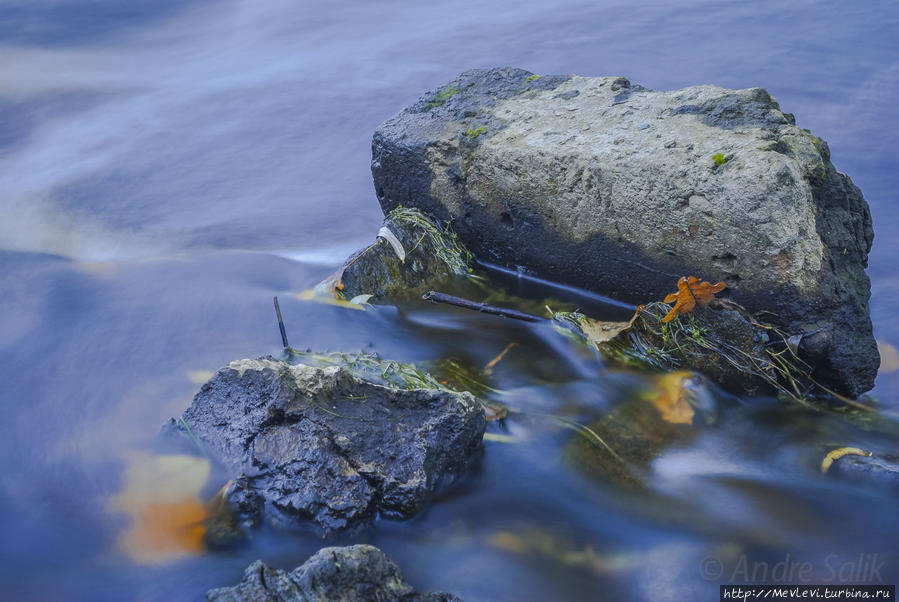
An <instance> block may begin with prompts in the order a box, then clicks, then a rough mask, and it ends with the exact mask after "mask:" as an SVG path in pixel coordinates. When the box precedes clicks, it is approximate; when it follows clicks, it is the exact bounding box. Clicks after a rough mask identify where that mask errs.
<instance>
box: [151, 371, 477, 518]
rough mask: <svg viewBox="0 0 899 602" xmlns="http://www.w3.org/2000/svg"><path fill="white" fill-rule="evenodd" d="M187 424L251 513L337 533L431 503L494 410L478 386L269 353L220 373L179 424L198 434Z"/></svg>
mask: <svg viewBox="0 0 899 602" xmlns="http://www.w3.org/2000/svg"><path fill="white" fill-rule="evenodd" d="M185 425H186V426H187V427H189V428H190V432H189V435H190V436H191V437H195V438H196V439H197V440H199V442H200V444H201V445H202V446H203V447H204V448H205V450H206V451H207V452H208V453H209V454H210V456H211V457H212V458H213V459H214V460H217V461H218V462H220V463H221V464H222V465H224V466H225V467H226V469H228V470H229V471H230V472H231V477H232V478H233V480H234V484H233V485H232V487H231V489H230V490H229V491H228V492H227V495H226V498H227V499H228V500H229V503H230V504H231V505H232V509H233V511H235V512H236V513H237V514H238V515H239V516H240V517H241V518H244V519H247V520H248V522H250V523H254V522H258V520H260V519H261V518H266V517H267V518H270V519H271V520H272V521H273V522H276V523H283V522H298V521H299V522H302V521H306V520H311V521H313V522H314V523H315V524H316V525H318V526H319V527H320V528H321V529H322V530H323V531H324V532H325V533H326V534H327V533H331V532H336V531H341V530H345V529H348V528H351V527H354V526H358V525H361V524H364V523H365V522H367V521H368V520H370V519H371V518H372V517H374V516H375V515H376V514H379V513H380V514H382V515H385V516H388V517H395V518H406V517H410V516H412V515H414V514H415V513H417V512H419V511H420V510H421V509H422V508H424V507H425V505H426V504H427V503H428V502H429V501H430V500H431V498H432V497H433V495H434V493H435V492H436V491H437V490H438V488H439V487H440V486H441V485H442V484H445V483H448V482H450V481H451V480H453V479H454V478H455V477H457V476H460V475H461V474H463V473H464V472H465V471H466V470H467V468H468V466H469V465H470V463H471V461H472V460H473V459H474V457H475V456H476V454H477V452H478V451H479V450H480V449H481V439H482V437H483V434H484V428H485V425H486V420H485V416H484V408H483V404H482V403H481V402H480V401H479V400H477V399H476V398H475V397H474V396H472V395H471V394H470V393H456V392H453V391H448V390H436V389H434V390H432V389H411V390H405V389H399V388H394V387H391V386H384V385H380V384H375V383H373V382H370V381H367V380H363V379H361V378H358V377H357V376H355V375H354V374H352V373H351V372H350V371H349V370H347V369H346V368H344V367H340V366H331V367H327V368H317V367H312V366H304V365H290V364H288V363H286V362H283V361H277V360H274V359H272V358H260V359H255V360H240V361H235V362H231V363H230V364H228V365H227V366H225V367H224V368H222V369H221V370H219V371H218V372H216V374H215V376H213V377H212V379H210V380H209V381H208V382H207V383H206V384H204V385H203V387H202V388H201V389H200V392H199V393H197V395H196V397H195V398H194V400H193V403H192V404H191V405H190V407H189V408H188V409H187V410H186V411H185V412H184V415H183V416H182V419H181V421H178V422H175V421H174V420H173V421H172V422H171V424H170V427H169V428H171V429H174V430H177V431H180V432H182V433H184V434H185V435H188V431H187V428H185Z"/></svg>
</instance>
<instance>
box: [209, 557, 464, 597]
mask: <svg viewBox="0 0 899 602" xmlns="http://www.w3.org/2000/svg"><path fill="white" fill-rule="evenodd" d="M206 599H207V600H209V601H210V602H268V601H272V602H305V601H318V600H335V601H343V600H346V601H347V602H349V601H356V600H370V601H372V602H388V601H394V600H396V601H403V602H451V601H453V600H458V598H456V597H455V596H452V595H450V594H445V593H430V594H422V593H419V592H417V591H415V589H414V588H413V587H412V586H411V585H409V584H408V583H407V582H406V581H405V580H404V579H403V576H402V574H401V573H400V569H399V567H397V566H396V564H394V563H393V561H391V560H390V559H389V558H387V556H386V555H385V554H384V552H382V551H381V550H379V549H378V548H375V547H372V546H367V545H355V546H348V547H345V548H323V549H321V550H319V551H318V552H317V553H316V554H315V555H313V556H312V557H311V558H310V559H309V560H307V561H306V562H304V563H303V564H302V566H299V567H297V568H295V569H294V570H292V571H290V572H289V573H288V572H287V571H282V570H279V569H275V568H272V567H271V566H269V565H267V564H265V563H264V562H262V561H261V560H257V561H256V562H254V563H253V564H251V565H250V566H248V567H247V570H246V571H245V572H244V578H243V581H241V582H240V583H239V584H238V585H235V586H234V587H223V588H220V589H214V590H210V591H209V592H207V594H206Z"/></svg>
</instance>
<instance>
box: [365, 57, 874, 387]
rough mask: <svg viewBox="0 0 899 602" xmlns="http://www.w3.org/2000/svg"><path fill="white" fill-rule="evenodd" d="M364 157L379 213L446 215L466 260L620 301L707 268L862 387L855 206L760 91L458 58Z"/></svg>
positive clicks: (811, 146) (868, 353) (827, 367)
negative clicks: (469, 255)
mask: <svg viewBox="0 0 899 602" xmlns="http://www.w3.org/2000/svg"><path fill="white" fill-rule="evenodd" d="M372 152H373V159H372V172H373V175H374V181H375V189H376V192H377V195H378V199H379V201H380V203H381V206H382V208H383V209H384V211H385V212H387V211H390V210H392V209H394V208H395V207H397V206H399V205H404V206H410V207H417V208H419V209H422V210H423V211H425V212H427V213H430V214H432V215H434V216H435V217H437V218H439V219H441V220H451V222H452V226H453V228H454V229H455V231H456V232H457V233H458V235H459V237H460V239H461V240H462V242H463V243H465V244H466V245H467V246H468V247H469V248H470V249H471V251H472V252H473V253H474V254H475V255H477V256H478V258H479V259H481V260H485V261H493V262H496V263H499V264H502V265H504V266H506V267H510V268H519V267H522V266H523V269H526V270H529V271H532V272H534V273H536V274H537V275H540V276H544V277H548V278H550V279H552V280H555V281H561V282H564V283H568V284H573V285H576V286H580V287H583V288H587V289H590V290H593V291H597V292H600V293H603V294H606V295H609V296H612V297H614V298H618V299H621V300H626V301H632V302H634V303H641V302H645V301H647V300H652V299H660V298H662V297H663V296H664V295H665V294H666V293H667V292H668V290H669V288H670V287H671V283H672V281H673V280H676V279H677V278H678V277H680V276H683V275H696V276H699V277H701V278H703V279H706V280H709V281H711V282H714V281H717V280H723V281H724V282H726V283H727V286H728V290H729V291H730V293H731V296H732V298H733V299H734V300H735V301H736V302H738V303H740V304H741V305H743V306H745V307H746V308H747V309H748V310H749V311H752V312H758V311H763V310H764V311H769V312H773V313H774V314H776V319H777V321H778V323H779V325H780V326H782V327H784V328H785V329H786V330H789V331H790V332H792V333H797V334H799V333H804V337H803V338H802V343H801V346H800V350H801V354H802V356H803V358H804V359H805V360H806V361H808V362H809V363H810V364H811V365H812V366H814V368H815V377H816V378H818V379H820V380H821V381H824V382H825V383H827V384H829V385H831V386H832V387H833V388H835V389H837V390H838V391H840V392H842V393H845V394H849V395H852V396H855V395H857V394H859V393H861V392H863V391H865V390H868V389H870V388H871V387H872V386H873V382H874V377H875V375H876V372H877V366H878V354H877V349H876V345H875V342H874V338H873V334H872V327H871V320H870V317H869V314H868V305H867V304H868V298H869V296H870V283H869V280H868V277H867V275H866V274H865V267H866V265H867V255H868V251H869V250H870V248H871V243H872V240H873V228H872V223H871V216H870V212H869V210H868V205H867V203H866V202H865V200H864V199H863V198H862V194H861V192H860V191H859V189H858V188H856V187H855V186H854V185H853V184H852V182H851V181H850V180H849V178H848V177H847V176H845V175H843V174H841V173H840V172H838V171H837V170H836V169H835V168H834V166H833V165H832V164H831V162H830V154H829V150H828V148H827V145H826V144H825V143H824V142H823V141H822V140H821V139H819V138H817V137H815V136H813V135H812V134H811V133H809V132H808V131H807V130H803V129H800V128H798V127H796V125H795V123H794V119H793V116H792V115H790V114H788V113H783V112H782V111H781V110H780V108H779V106H778V104H777V102H776V101H775V100H774V98H772V97H771V95H770V94H768V93H767V92H766V91H765V90H763V89H761V88H751V89H746V90H727V89H724V88H718V87H715V86H695V87H690V88H684V89H682V90H674V91H669V92H655V91H652V90H647V89H645V88H643V87H641V86H637V85H631V83H630V82H628V80H626V79H624V78H622V77H596V78H585V77H578V76H541V77H537V76H535V75H531V74H530V73H528V72H527V71H523V70H520V69H493V70H489V71H487V70H474V71H468V72H465V73H463V74H462V75H461V76H459V77H458V78H457V79H456V80H454V81H452V82H450V83H449V84H447V85H445V86H444V87H442V88H441V89H440V90H439V91H438V92H436V93H433V94H428V95H426V96H424V97H423V98H422V99H421V100H420V101H419V102H417V103H416V104H414V105H412V106H410V107H409V108H407V109H405V110H404V111H403V112H402V113H400V114H399V115H397V116H395V117H393V118H392V119H390V120H388V121H387V122H386V123H384V124H383V125H381V126H380V128H379V129H378V130H377V131H376V132H375V135H374V140H373V145H372ZM772 319H773V318H772Z"/></svg>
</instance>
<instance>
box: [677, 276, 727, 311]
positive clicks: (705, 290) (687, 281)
mask: <svg viewBox="0 0 899 602" xmlns="http://www.w3.org/2000/svg"><path fill="white" fill-rule="evenodd" d="M725 288H727V285H726V284H724V283H723V282H719V283H718V284H712V283H711V282H706V281H705V280H700V279H699V278H697V277H696V276H690V277H689V278H687V277H683V276H682V277H681V279H680V280H678V281H677V292H676V293H671V294H670V295H668V296H667V297H665V299H664V301H665V303H674V307H672V308H671V311H669V312H668V314H667V315H666V316H665V317H664V318H662V322H670V321H671V320H673V319H674V317H675V316H676V315H678V314H688V313H692V312H693V310H694V309H696V304H697V303H698V304H699V305H700V306H702V307H705V306H706V305H708V304H709V303H710V302H711V301H712V300H713V299H714V298H715V293H720V292H721V291H723V290H724V289H725Z"/></svg>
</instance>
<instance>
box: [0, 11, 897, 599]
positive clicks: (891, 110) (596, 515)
mask: <svg viewBox="0 0 899 602" xmlns="http://www.w3.org/2000/svg"><path fill="white" fill-rule="evenodd" d="M897 40H899V5H897V4H896V3H894V2H887V1H883V2H877V1H872V2H844V1H831V2H808V1H794V2H788V3H785V2H773V1H767V0H765V1H759V2H741V3H729V2H721V1H710V2H699V1H695V0H689V1H683V2H647V3H635V2H614V1H610V0H601V1H594V2H573V1H559V2H535V1H531V0H520V1H519V2H515V3H500V2H492V1H485V2H478V3H469V2H458V1H453V0H449V1H445V2H440V3H431V2H408V1H384V2H348V1H341V0H336V1H335V0H330V1H328V2H316V1H309V0H301V1H299V2H288V1H286V0H272V1H266V2H261V1H260V2H232V1H194V2H189V1H175V0H164V1H156V2H150V1H143V0H135V1H133V2H119V1H114V0H98V1H95V2H90V3H83V2H74V1H70V0H43V1H40V2H31V1H28V0H4V1H2V2H0V57H2V58H0V208H2V213H0V383H2V384H0V404H2V406H0V407H2V412H3V414H2V416H3V418H2V420H0V461H2V463H3V465H2V470H0V541H2V543H0V583H2V585H0V598H3V599H9V600H90V601H105V600H110V601H112V600H197V599H201V598H202V596H203V593H204V592H205V591H206V590H207V589H209V588H211V587H215V586H221V585H229V584H234V583H237V582H238V581H239V580H240V578H241V575H242V572H243V568H244V567H245V566H246V565H247V564H249V562H251V561H252V560H254V559H256V558H262V559H264V560H266V561H267V562H269V563H270V564H273V565H274V566H277V567H279V568H288V569H289V568H292V567H294V566H296V565H298V564H300V563H301V562H303V561H304V560H305V559H306V558H307V557H308V556H309V555H310V554H311V553H313V552H314V551H315V550H317V549H318V548H319V547H321V545H322V541H321V540H320V539H318V538H317V537H316V536H314V535H312V534H310V533H306V532H303V531H297V532H283V531H276V530H273V529H268V528H263V529H260V530H258V531H256V532H254V533H253V534H252V537H251V540H250V542H249V543H248V544H246V545H244V546H243V547H239V548H237V549H235V550H232V551H228V552H204V551H202V550H193V553H191V554H185V555H183V556H178V555H176V556H175V557H172V558H165V559H158V558H157V559H155V560H154V561H152V562H149V563H148V562H146V559H142V558H140V557H135V555H134V554H129V553H126V551H125V550H123V548H122V546H121V538H122V533H123V532H124V531H125V530H127V529H128V528H129V518H128V516H127V514H123V513H121V512H116V511H114V510H113V509H111V500H112V499H115V498H114V496H115V495H116V494H117V493H119V492H120V491H121V490H122V488H123V486H124V485H123V483H124V481H125V476H124V475H125V474H126V469H127V467H128V466H129V462H131V463H133V458H134V457H135V454H136V453H138V452H140V451H144V452H149V451H150V450H153V449H154V446H155V443H154V442H155V438H156V435H157V433H158V429H159V427H160V425H162V424H163V423H164V422H165V421H166V420H167V419H168V418H169V417H171V416H177V415H179V414H180V412H181V411H183V410H184V408H186V407H187V405H188V404H189V403H190V400H191V398H192V396H193V395H194V393H195V392H196V391H197V389H198V387H199V384H200V383H201V382H202V380H203V379H204V378H205V377H208V373H209V372H211V371H213V370H215V369H217V368H218V367H220V366H222V365H224V364H225V363H227V362H228V361H230V360H233V359H237V358H243V357H257V356H260V355H265V354H277V353H279V352H280V339H279V336H278V331H277V327H276V324H275V322H274V316H273V311H272V306H271V298H272V296H273V295H279V296H280V298H281V306H282V310H283V312H284V318H285V321H286V323H287V329H288V333H289V335H290V337H291V342H292V343H293V344H294V346H296V347H310V348H313V349H316V350H330V351H354V350H359V349H364V350H366V351H376V352H378V353H379V354H381V355H382V356H384V357H389V358H394V359H398V360H402V361H412V362H420V361H424V360H429V359H438V358H445V357H458V358H462V359H464V360H465V361H467V362H469V363H471V364H473V365H478V366H482V367H483V365H485V364H486V363H487V362H488V361H489V360H490V359H491V358H493V357H495V356H496V355H497V354H498V353H499V352H500V351H501V350H503V349H504V348H505V347H506V346H507V345H508V344H509V343H511V342H515V343H518V345H517V346H516V347H513V348H512V349H511V350H510V351H509V353H508V354H507V356H506V357H505V358H504V359H503V360H502V361H501V362H500V363H498V364H497V366H496V368H495V370H494V375H493V380H492V381H491V386H493V387H494V388H495V389H497V390H498V392H495V393H489V396H490V397H492V398H493V399H494V400H495V401H499V402H502V403H505V404H508V405H509V406H511V407H513V408H514V409H516V410H517V413H513V414H511V415H510V417H509V419H508V420H507V421H506V426H507V430H506V431H504V432H503V433H500V434H504V435H506V436H508V437H510V438H511V439H510V440H499V441H488V442H487V444H486V448H487V449H486V453H485V455H484V457H483V460H482V461H481V462H480V465H479V466H478V468H477V470H476V471H475V473H474V474H472V475H471V476H469V477H468V478H467V479H466V480H465V481H463V482H462V483H460V484H459V485H458V486H457V487H455V488H453V489H451V490H449V491H447V493H446V494H445V495H443V496H442V497H441V499H440V500H439V501H438V502H437V503H436V504H435V505H434V506H433V507H432V508H431V509H430V510H428V511H427V512H425V513H423V514H422V515H420V516H418V517H416V518H415V519H413V520H410V521H406V522H392V521H379V522H377V523H376V524H375V525H374V527H373V528H371V529H370V530H368V531H365V532H363V533H361V534H357V535H354V536H352V537H349V538H345V539H344V540H340V543H349V542H369V543H373V544H375V545H378V546H380V547H381V548H382V549H384V550H385V551H386V552H387V553H388V555H390V556H391V557H392V558H393V559H394V560H396V561H397V562H398V564H399V565H400V566H401V567H402V569H403V571H404V574H405V575H406V576H407V578H408V579H409V580H410V581H411V582H412V583H413V584H414V585H416V586H417V587H418V588H420V589H422V590H440V589H442V590H447V591H452V592H454V593H456V594H458V595H460V596H461V597H463V598H464V599H466V600H581V599H582V600H599V599H609V600H630V599H634V600H647V601H648V600H689V599H715V596H717V591H718V584H719V583H722V582H730V581H744V582H745V581H759V580H760V576H761V573H760V572H761V571H762V569H763V568H764V567H763V566H762V565H763V564H764V563H767V564H766V565H765V566H767V567H768V570H769V571H771V570H773V569H774V567H775V566H776V565H778V563H781V562H783V563H784V566H785V567H789V566H791V565H792V564H794V563H809V564H811V565H812V568H813V572H812V573H811V574H812V577H803V579H799V578H798V575H797V574H795V573H794V574H792V576H787V575H782V574H773V573H770V572H769V575H768V577H767V580H768V581H774V582H781V583H784V582H790V581H793V582H801V581H803V580H807V581H811V582H816V581H817V582H827V581H828V579H829V580H830V581H831V582H840V581H842V582H859V581H862V582H864V581H875V582H876V581H878V580H879V578H881V577H882V579H883V580H884V581H885V582H887V583H896V581H897V579H899V555H897V552H896V550H897V549H899V547H897V545H896V537H897V535H899V515H897V512H896V505H895V494H894V493H893V494H886V493H884V492H883V491H882V490H879V489H877V488H873V487H872V488H866V487H864V486H851V485H847V484H846V483H844V482H841V481H836V480H833V479H827V478H824V477H822V476H821V474H820V471H819V469H818V464H819V463H820V460H821V457H822V456H823V453H824V452H825V451H826V450H828V449H831V448H833V447H838V446H840V445H857V446H859V447H865V448H867V449H873V450H876V451H878V452H881V453H888V452H892V453H897V451H899V450H897V442H896V440H895V438H890V437H885V436H880V435H876V434H873V433H870V432H867V431H864V430H861V429H858V428H857V427H855V426H853V425H852V424H850V423H848V422H846V421H844V420H841V419H840V418H839V417H838V416H832V415H826V414H820V413H814V412H808V411H806V410H803V409H801V408H798V407H795V406H790V405H789V404H783V403H779V402H776V401H775V400H766V399H759V400H736V399H732V398H730V397H728V396H726V395H724V394H721V393H720V392H718V391H715V390H711V391H709V392H708V396H709V397H710V399H711V401H710V403H713V404H717V405H718V406H720V407H722V408H725V410H726V411H724V412H723V415H724V416H726V417H725V418H723V419H721V420H719V421H718V422H717V423H715V424H714V425H711V426H707V427H704V428H702V429H700V432H699V433H698V434H697V436H696V437H694V438H692V439H691V440H690V441H689V442H685V443H683V444H681V445H678V446H674V447H672V448H671V449H669V450H666V451H665V452H664V453H663V454H662V456H661V457H660V458H659V459H658V460H656V462H655V463H654V464H653V466H652V471H653V475H654V479H653V484H652V487H651V491H650V492H648V493H646V492H644V493H641V494H635V493H634V492H633V491H630V490H626V489H622V488H617V487H615V486H613V485H610V484H608V483H604V482H602V481H600V480H596V479H595V478H593V477H592V476H591V474H590V473H589V471H585V470H582V469H578V468H576V467H574V465H573V464H572V463H571V462H570V461H568V455H569V454H568V451H567V450H569V446H570V444H571V443H570V442H571V438H572V437H577V436H578V434H577V433H576V432H574V431H572V430H570V429H565V428H560V427H559V424H560V423H559V421H558V420H550V419H546V417H547V416H555V417H559V416H562V417H566V419H571V420H578V421H580V422H582V423H589V422H590V421H591V420H595V419H596V418H598V417H600V416H601V415H602V414H603V413H604V412H606V411H608V410H610V409H611V408H615V407H617V406H618V405H619V404H623V403H628V402H629V400H631V399H632V398H633V397H634V396H635V395H637V393H635V391H640V390H643V389H646V388H647V387H649V388H651V387H652V383H651V379H650V377H649V376H646V375H639V374H632V373H630V374H629V373H621V372H615V371H610V370H608V369H606V368H604V367H603V366H601V365H599V364H598V363H596V362H595V360H593V359H591V358H589V357H584V356H583V355H582V354H579V353H578V352H577V351H576V350H574V349H573V348H572V346H571V345H569V344H568V343H567V342H566V341H565V340H564V339H562V338H560V337H559V336H558V335H557V333H555V332H553V331H552V330H551V329H550V328H548V327H547V326H546V325H537V326H533V325H525V324H509V323H507V322H505V321H501V320H497V319H494V318H488V317H485V316H480V315H476V314H475V315H468V314H466V313H465V312H462V311H461V310H453V309H449V308H438V307H436V306H415V305H414V304H413V305H408V306H404V307H401V308H399V309H398V310H390V309H389V308H387V309H382V310H378V311H375V312H354V311H347V310H346V309H344V308H341V307H334V306H327V305H319V304H314V303H307V302H303V301H300V300H299V299H297V298H296V296H295V295H294V293H298V292H299V291H302V290H304V289H307V288H309V287H310V286H312V285H314V284H315V283H316V282H317V281H318V280H320V279H321V278H322V277H324V276H326V275H327V274H328V273H329V272H330V271H332V270H333V268H334V267H335V266H336V265H337V264H339V263H340V262H341V261H342V260H343V259H344V258H345V257H346V256H347V255H348V254H349V253H350V252H352V251H353V250H355V249H357V248H359V247H361V246H363V245H365V244H368V243H369V242H370V241H371V240H372V239H373V236H374V234H375V233H376V232H377V230H378V227H379V224H380V219H381V213H380V210H379V207H378V204H377V201H376V199H375V196H374V191H373V187H372V184H371V174H370V171H369V160H370V137H371V134H372V132H373V131H374V129H375V128H376V127H377V125H378V124H379V123H380V122H381V121H383V120H384V119H386V118H388V117H389V116H391V115H393V114H394V113H396V112H397V111H399V110H400V109H401V108H402V107H403V106H405V105H407V104H409V103H411V102H413V101H414V100H416V99H417V98H418V96H419V95H420V94H422V93H424V92H425V91H427V90H434V89H436V88H437V87H438V86H440V85H441V84H442V83H444V82H446V81H448V80H450V79H452V78H453V77H455V76H456V75H457V74H458V73H459V72H460V71H463V70H465V69H469V68H473V67H492V66H506V65H511V66H517V67H522V68H526V69H528V70H530V71H533V72H534V73H541V74H552V73H578V74H581V75H591V76H592V75H624V76H627V77H628V78H629V79H630V80H631V81H632V82H634V83H639V84H642V85H644V86H647V87H649V88H653V89H672V88H678V87H682V86H687V85H694V84H703V83H713V84H718V85H721V86H726V87H733V88H743V87H751V86H763V87H765V88H767V89H768V90H769V91H770V92H771V93H772V94H773V95H774V96H775V97H776V98H777V99H778V101H779V102H780V104H781V107H782V108H783V109H784V110H785V111H788V112H791V113H795V115H796V118H797V122H798V124H799V125H801V126H803V127H806V128H809V129H811V130H812V131H813V132H814V133H815V134H817V135H818V136H820V137H822V138H824V139H825V140H827V141H828V143H829V144H830V148H831V151H832V158H833V162H834V164H835V165H836V166H837V168H838V169H840V170H841V171H843V172H845V173H848V174H850V175H851V177H852V178H853V180H854V182H855V183H856V184H858V185H859V186H860V187H861V189H862V190H863V192H864V193H865V197H866V198H867V200H868V202H869V203H870V204H871V209H872V213H873V215H874V224H875V231H876V240H875V243H874V249H873V251H872V254H871V258H870V269H869V273H870V275H871V277H872V282H873V285H872V288H873V297H872V302H871V308H872V315H873V319H874V327H875V332H876V335H877V338H878V339H879V340H881V341H884V342H886V343H892V344H899V321H897V320H896V319H895V316H894V311H895V301H894V299H895V298H896V296H897V295H899V271H897V268H896V267H895V265H896V264H895V258H896V256H897V253H899V243H897V238H896V237H895V236H894V233H895V232H896V231H897V226H899V209H897V204H896V203H895V194H896V193H895V191H896V190H897V189H899V154H897V153H896V152H895V149H896V148H897V146H899V140H897V132H899V113H897V111H896V106H897V102H899V42H897ZM607 309H608V311H609V315H612V314H614V313H615V312H616V311H619V310H616V309H615V308H614V306H612V305H609V306H607ZM598 311H600V313H601V308H600V310H598ZM598 317H602V316H598ZM893 368H894V370H893V371H892V372H887V371H883V372H882V373H881V375H880V376H879V377H878V381H877V387H876V389H875V390H874V391H873V392H872V394H871V395H872V396H873V398H874V399H875V400H876V402H877V403H879V405H880V407H881V408H883V411H884V412H885V413H886V414H888V415H892V416H894V417H895V415H896V412H897V409H899V398H897V393H899V372H896V371H895V368H896V366H893ZM872 403H873V401H872ZM491 428H495V427H494V426H491ZM510 441H511V442H510ZM873 569H877V571H876V574H875V571H873ZM753 570H757V572H758V574H757V575H756V576H753V575H752V572H753ZM840 571H842V572H840Z"/></svg>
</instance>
